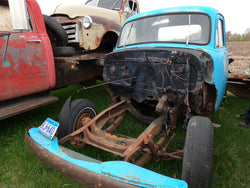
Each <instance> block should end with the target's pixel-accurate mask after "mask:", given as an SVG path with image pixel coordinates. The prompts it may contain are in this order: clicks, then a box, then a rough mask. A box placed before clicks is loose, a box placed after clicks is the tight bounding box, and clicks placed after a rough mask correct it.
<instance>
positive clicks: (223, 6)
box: [37, 0, 250, 34]
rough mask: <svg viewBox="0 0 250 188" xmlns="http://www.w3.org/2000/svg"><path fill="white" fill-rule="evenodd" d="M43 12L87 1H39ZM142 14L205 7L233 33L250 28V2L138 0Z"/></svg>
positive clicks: (241, 0)
mask: <svg viewBox="0 0 250 188" xmlns="http://www.w3.org/2000/svg"><path fill="white" fill-rule="evenodd" d="M37 1H38V3H39V4H40V6H41V9H42V12H43V13H45V14H49V13H50V11H51V10H52V9H53V8H54V7H55V6H56V5H58V4H61V3H77V2H81V3H84V2H85V1H86V0H37ZM138 1H139V4H140V9H141V12H145V11H148V10H154V9H158V8H166V7H176V6H187V5H205V6H211V7H214V8H216V9H218V10H219V11H220V12H221V13H222V14H223V15H224V17H225V19H226V30H227V31H231V32H232V33H239V34H243V33H244V32H245V31H246V29H247V28H250V21H249V19H250V11H249V6H248V5H249V3H248V0H234V1H233V0H138Z"/></svg>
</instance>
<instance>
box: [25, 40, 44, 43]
mask: <svg viewBox="0 0 250 188" xmlns="http://www.w3.org/2000/svg"><path fill="white" fill-rule="evenodd" d="M27 42H36V43H41V42H42V41H41V40H39V39H38V40H28V41H27Z"/></svg>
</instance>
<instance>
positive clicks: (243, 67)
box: [227, 42, 250, 74]
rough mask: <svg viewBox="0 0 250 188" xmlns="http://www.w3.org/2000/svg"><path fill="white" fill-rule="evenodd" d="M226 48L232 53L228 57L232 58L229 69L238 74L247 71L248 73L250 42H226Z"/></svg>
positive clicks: (249, 70) (249, 69)
mask: <svg viewBox="0 0 250 188" xmlns="http://www.w3.org/2000/svg"><path fill="white" fill-rule="evenodd" d="M227 50H228V52H229V53H231V54H232V55H231V56H230V57H229V58H233V59H234V62H233V63H231V64H230V65H229V71H230V72H233V73H238V74H244V72H245V71H247V72H249V74H250V42H228V43H227Z"/></svg>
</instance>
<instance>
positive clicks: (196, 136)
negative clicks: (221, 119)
mask: <svg viewBox="0 0 250 188" xmlns="http://www.w3.org/2000/svg"><path fill="white" fill-rule="evenodd" d="M213 145H214V129H213V126H212V122H211V120H210V119H209V118H206V117H201V116H194V117H192V118H191V119H190V121H189V123H188V127H187V133H186V140H185V147H184V158H183V166H182V179H183V180H185V181H186V182H187V183H188V187H190V188H208V187H209V186H210V183H211V177H212V166H213V147H214V146H213Z"/></svg>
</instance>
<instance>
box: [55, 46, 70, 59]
mask: <svg viewBox="0 0 250 188" xmlns="http://www.w3.org/2000/svg"><path fill="white" fill-rule="evenodd" d="M53 54H54V57H69V56H73V55H75V49H74V48H73V47H71V46H57V47H54V48H53Z"/></svg>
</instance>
